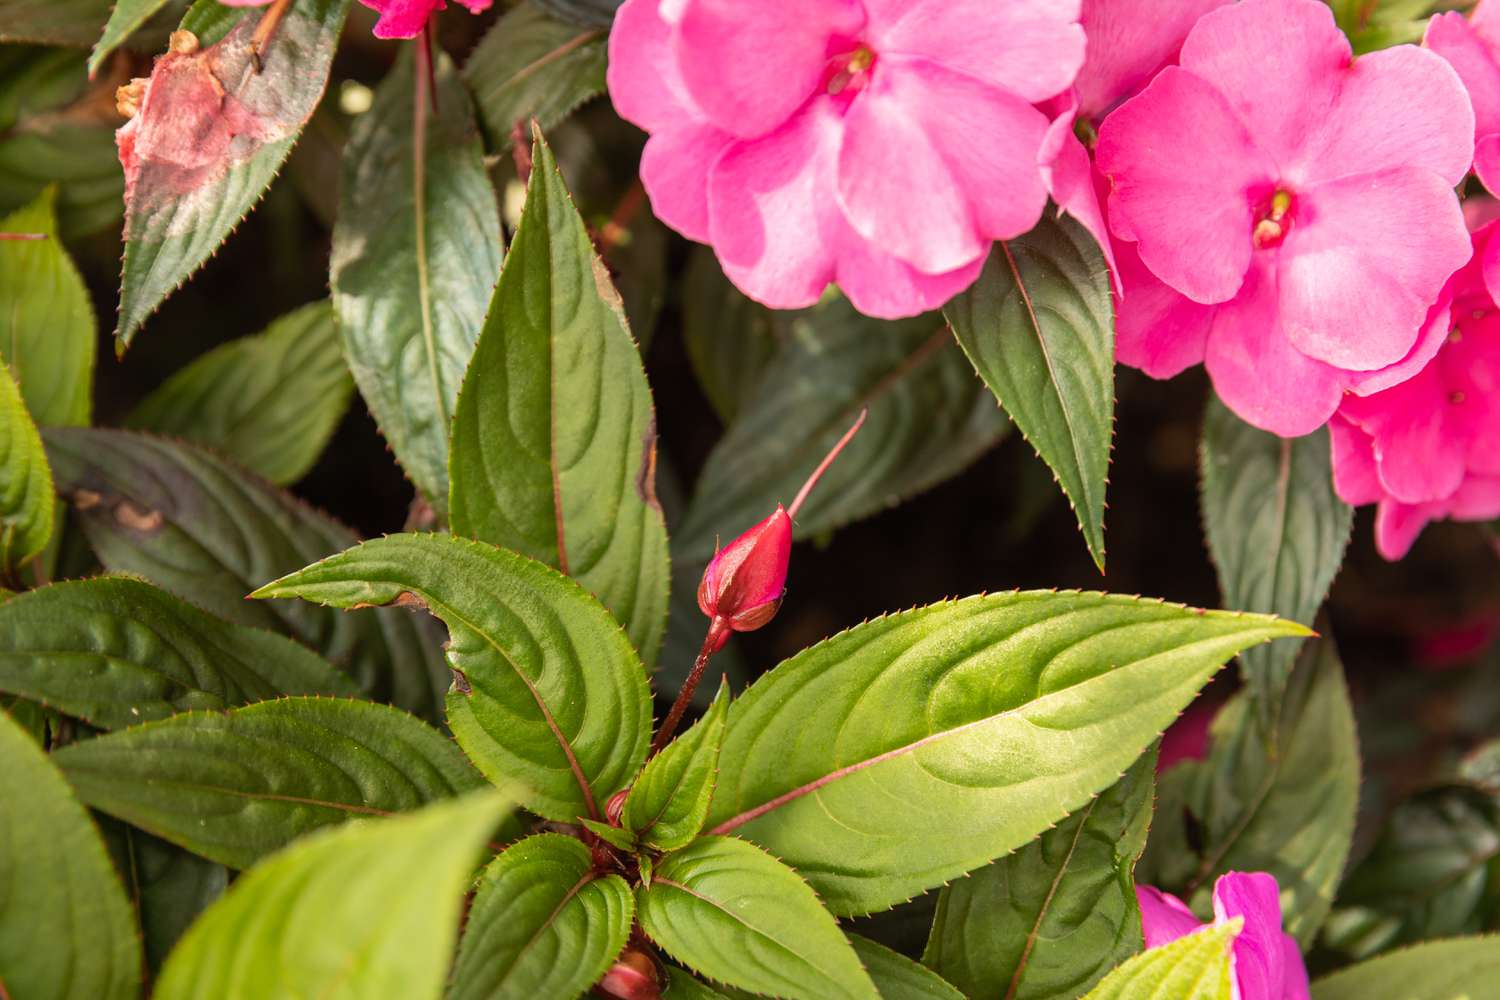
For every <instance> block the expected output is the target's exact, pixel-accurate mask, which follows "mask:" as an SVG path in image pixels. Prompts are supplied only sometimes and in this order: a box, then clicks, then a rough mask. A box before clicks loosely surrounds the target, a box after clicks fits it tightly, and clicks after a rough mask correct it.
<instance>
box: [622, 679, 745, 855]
mask: <svg viewBox="0 0 1500 1000" xmlns="http://www.w3.org/2000/svg"><path fill="white" fill-rule="evenodd" d="M728 711H729V682H728V681H727V680H726V681H725V682H723V683H722V684H720V685H719V693H718V695H716V696H715V697H714V701H713V704H712V705H711V706H709V709H708V712H707V714H705V715H704V716H703V718H702V719H701V720H700V721H699V722H698V724H697V725H695V726H694V727H693V728H692V729H689V730H688V731H687V732H685V733H683V734H682V735H681V736H679V737H677V739H675V740H673V741H672V742H671V743H670V744H669V745H668V746H667V747H666V749H664V750H663V751H662V752H661V753H659V754H657V755H656V756H655V757H653V758H652V759H651V761H650V762H649V763H647V764H646V769H645V770H644V771H642V772H641V776H640V777H639V778H637V779H636V782H635V785H634V786H633V787H632V788H631V789H630V796H629V797H628V798H627V799H626V800H625V812H624V814H623V815H622V816H621V820H622V825H623V826H624V827H625V828H626V829H629V830H634V831H635V832H636V834H637V835H638V836H639V837H640V839H641V841H642V842H643V843H645V844H646V845H648V846H650V847H654V848H656V849H657V850H659V851H675V850H677V849H678V848H680V847H686V846H687V845H688V844H690V843H691V842H692V840H693V838H694V837H696V836H698V831H700V830H702V829H703V821H704V820H705V819H707V818H708V803H709V800H710V799H711V798H712V797H713V793H714V777H715V776H716V775H717V774H718V771H719V747H720V745H721V744H722V743H723V741H724V716H725V715H726V714H727V713H728Z"/></svg>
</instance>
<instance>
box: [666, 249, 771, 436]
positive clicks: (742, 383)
mask: <svg viewBox="0 0 1500 1000" xmlns="http://www.w3.org/2000/svg"><path fill="white" fill-rule="evenodd" d="M789 326H790V315H789V314H787V313H784V312H776V311H774V310H771V309H767V308H766V307H765V306H763V305H760V304H759V303H757V302H752V301H751V300H750V299H748V298H746V297H745V296H744V295H743V294H741V293H740V291H739V289H737V288H735V287H734V285H733V284H732V283H731V282H730V280H729V279H728V278H726V277H725V276H724V271H723V269H722V268H720V267H719V260H718V258H717V257H715V256H714V253H713V251H712V250H710V249H709V248H708V247H694V248H693V254H692V258H691V259H690V260H689V262H688V268H687V274H686V276H685V277H684V278H683V287H682V337H683V340H684V342H685V343H686V344H687V352H688V360H689V361H690V362H692V365H693V374H695V375H697V376H698V384H699V385H700V386H702V388H703V394H704V395H705V396H707V397H708V401H709V402H710V403H712V404H713V407H714V409H715V410H716V411H718V414H719V417H720V419H722V420H723V421H724V422H725V423H730V422H732V421H733V420H734V418H735V417H736V416H737V415H738V414H739V412H740V408H741V407H742V406H744V405H745V402H746V401H747V400H749V399H751V398H752V397H753V396H754V394H755V389H756V387H757V386H758V385H760V381H761V376H763V375H764V374H765V371H766V368H767V367H769V366H770V364H771V361H772V359H773V358H774V357H775V356H776V351H777V349H778V348H779V347H780V346H781V343H782V341H783V340H785V339H787V338H788V337H789V336H790V332H789V329H788V327H789Z"/></svg>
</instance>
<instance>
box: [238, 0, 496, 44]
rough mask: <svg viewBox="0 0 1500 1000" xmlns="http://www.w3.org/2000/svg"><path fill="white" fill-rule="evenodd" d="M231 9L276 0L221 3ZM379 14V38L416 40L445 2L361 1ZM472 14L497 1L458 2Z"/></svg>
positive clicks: (421, 0)
mask: <svg viewBox="0 0 1500 1000" xmlns="http://www.w3.org/2000/svg"><path fill="white" fill-rule="evenodd" d="M219 2H220V3H222V4H225V5H227V6H230V7H265V6H268V5H269V4H271V3H272V2H274V0H219ZM359 2H360V3H362V4H364V5H365V6H366V7H368V8H370V9H371V10H373V11H376V12H377V13H379V14H380V20H378V21H376V22H375V32H374V34H375V37H376V38H416V37H417V36H418V35H420V34H421V33H422V29H423V28H424V27H425V26H426V25H427V22H428V20H429V19H430V18H431V17H432V15H433V14H435V13H437V12H438V11H440V10H443V9H445V8H446V7H447V6H448V4H447V3H446V2H445V0H359ZM456 2H458V3H461V4H463V5H464V6H465V7H467V8H469V12H470V13H472V14H480V13H483V12H484V11H487V10H489V9H490V5H491V4H493V3H494V2H495V0H456Z"/></svg>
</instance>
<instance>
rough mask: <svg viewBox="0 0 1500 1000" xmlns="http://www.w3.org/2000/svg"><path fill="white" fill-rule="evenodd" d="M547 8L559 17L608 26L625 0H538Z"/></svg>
mask: <svg viewBox="0 0 1500 1000" xmlns="http://www.w3.org/2000/svg"><path fill="white" fill-rule="evenodd" d="M537 2H538V3H539V4H541V5H542V6H543V7H545V8H546V9H547V10H550V11H553V12H555V13H556V14H557V15H558V16H559V17H565V18H568V19H569V20H573V21H577V22H578V23H579V24H592V25H598V26H599V27H603V28H607V27H609V26H610V24H611V22H613V21H614V17H615V11H617V10H619V9H620V4H621V3H623V2H624V0H537Z"/></svg>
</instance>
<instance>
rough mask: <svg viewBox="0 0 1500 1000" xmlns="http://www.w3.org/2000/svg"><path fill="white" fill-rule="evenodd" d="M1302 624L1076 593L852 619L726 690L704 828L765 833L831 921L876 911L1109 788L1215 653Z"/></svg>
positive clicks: (993, 598)
mask: <svg viewBox="0 0 1500 1000" xmlns="http://www.w3.org/2000/svg"><path fill="white" fill-rule="evenodd" d="M1304 634H1306V629H1304V628H1303V627H1302V626H1300V625H1297V624H1294V623H1291V622H1284V621H1278V620H1275V619H1271V618H1265V617H1261V616H1257V615H1241V614H1233V613H1226V612H1213V611H1207V612H1205V611H1197V610H1194V609H1191V608H1184V607H1182V606H1180V605H1172V604H1165V603H1161V602H1155V601H1145V600H1141V599H1139V598H1128V597H1112V596H1109V595H1105V594H1088V593H1077V592H1074V593H1060V594H1059V593H1050V592H1033V593H1009V594H996V595H990V596H983V597H971V598H967V599H965V600H961V601H945V602H942V603H939V604H934V605H930V606H928V607H925V608H919V609H917V610H914V611H908V612H905V613H902V614H895V615H890V616H888V617H885V618H880V619H877V620H875V621H872V622H867V623H866V624H863V625H859V626H857V627H855V628H852V629H850V630H849V631H847V632H844V633H841V634H840V635H837V636H835V637H834V638H832V639H829V640H827V641H825V642H821V643H819V644H818V645H816V646H813V647H811V648H809V649H807V650H804V651H803V652H802V653H799V654H798V655H796V656H794V657H792V658H791V659H790V660H787V661H786V662H784V663H782V664H781V665H780V666H778V667H776V668H775V669H774V670H772V671H771V672H770V673H769V674H766V675H765V676H764V677H762V678H761V679H760V680H758V681H756V682H755V683H754V684H753V685H751V686H750V689H749V690H748V691H746V692H745V694H744V695H742V696H741V697H740V698H739V699H738V700H736V701H735V703H734V705H733V706H732V707H731V709H730V712H729V726H728V731H727V732H726V734H725V737H724V748H723V751H722V753H721V755H720V758H719V782H718V787H717V790H716V791H715V793H714V800H713V806H712V808H711V809H710V811H709V818H708V826H709V828H710V832H712V833H730V832H735V833H738V834H739V835H741V836H744V837H746V838H747V839H750V840H753V841H755V842H756V843H759V844H761V845H763V846H764V847H765V848H766V849H767V850H769V851H771V853H772V854H775V855H776V856H777V857H779V858H781V859H782V860H783V861H785V862H786V863H787V864H789V865H791V866H792V867H793V868H795V869H797V870H798V871H799V872H801V873H802V874H803V875H804V876H806V877H807V879H808V881H810V882H811V883H812V884H813V887H814V888H815V889H817V890H818V893H819V895H820V896H821V897H822V898H823V900H824V901H825V903H826V904H827V905H828V908H829V909H831V910H832V911H833V912H834V913H836V914H838V915H841V916H848V915H856V914H861V913H870V912H873V911H875V910H882V909H887V908H889V907H891V906H894V905H896V904H897V903H900V902H903V901H905V900H907V899H910V898H911V897H912V896H913V895H916V894H917V893H920V892H923V891H925V890H927V889H930V888H933V887H935V886H938V885H941V884H943V883H944V882H946V881H949V880H951V879H953V878H955V877H957V876H959V875H962V874H963V873H964V872H967V871H970V870H972V869H974V868H977V867H979V866H980V865H983V864H986V863H988V862H990V861H992V860H994V859H995V858H997V857H999V856H1000V855H1002V854H1005V853H1007V852H1009V851H1013V850H1015V849H1016V848H1018V847H1021V846H1022V845H1024V844H1026V843H1028V842H1030V841H1031V840H1032V839H1033V838H1035V837H1036V836H1038V835H1039V834H1041V833H1043V832H1044V831H1046V830H1047V829H1048V828H1049V827H1051V826H1052V825H1053V824H1055V823H1057V822H1058V821H1060V820H1062V819H1063V818H1064V817H1065V816H1066V815H1067V814H1068V813H1069V812H1072V811H1074V810H1076V809H1079V808H1081V807H1082V806H1084V805H1086V804H1087V803H1088V801H1089V799H1090V798H1091V797H1092V796H1094V795H1096V794H1098V793H1099V792H1101V791H1103V790H1104V789H1105V788H1107V787H1109V786H1110V785H1111V784H1113V783H1114V782H1115V781H1116V780H1117V779H1118V778H1119V776H1120V774H1121V772H1123V771H1124V770H1125V768H1127V767H1129V766H1130V765H1131V764H1132V763H1134V762H1135V759H1136V758H1137V757H1139V756H1140V755H1141V752H1142V751H1144V750H1145V749H1146V747H1147V746H1149V745H1150V744H1151V741H1152V740H1154V739H1156V737H1157V736H1158V735H1160V733H1161V732H1162V730H1163V729H1165V728H1166V727H1167V725H1168V724H1169V723H1170V722H1171V721H1172V720H1173V719H1175V718H1176V716H1177V714H1178V713H1179V712H1180V711H1181V710H1182V709H1183V707H1184V706H1186V705H1187V704H1188V702H1190V701H1191V700H1192V699H1193V697H1194V695H1196V694H1197V693H1198V691H1199V689H1200V688H1202V686H1203V685H1204V684H1205V683H1207V681H1208V680H1209V678H1210V677H1212V676H1213V675H1214V674H1215V673H1216V672H1217V671H1218V669H1219V667H1220V666H1221V665H1222V664H1223V663H1224V661H1225V660H1227V659H1228V658H1229V657H1231V656H1233V655H1234V654H1235V653H1237V652H1239V651H1240V650H1241V649H1245V648H1247V647H1249V646H1251V645H1254V644H1255V643H1258V642H1264V641H1266V640H1268V639H1274V638H1277V637H1280V636H1288V635H1304ZM955 829H962V830H963V831H964V835H963V836H962V837H955V836H953V831H954V830H955Z"/></svg>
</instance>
